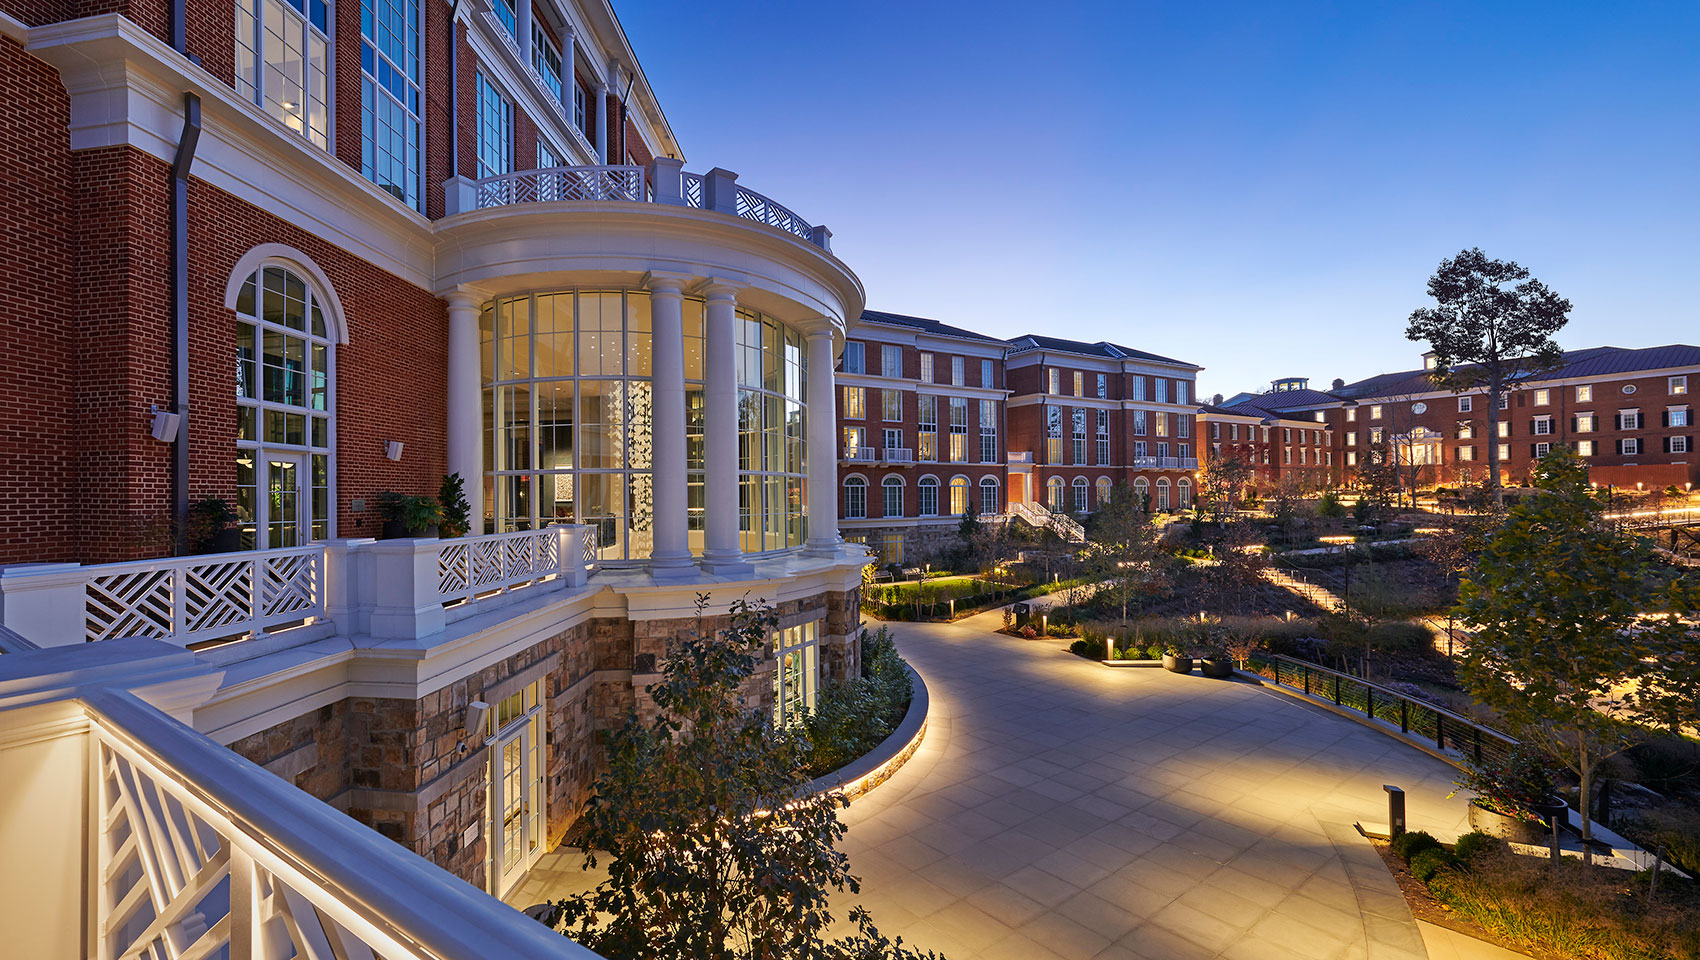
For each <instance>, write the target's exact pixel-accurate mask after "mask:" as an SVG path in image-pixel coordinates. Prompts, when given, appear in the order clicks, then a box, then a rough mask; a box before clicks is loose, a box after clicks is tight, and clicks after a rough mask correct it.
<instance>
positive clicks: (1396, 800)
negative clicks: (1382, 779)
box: [1381, 783, 1405, 840]
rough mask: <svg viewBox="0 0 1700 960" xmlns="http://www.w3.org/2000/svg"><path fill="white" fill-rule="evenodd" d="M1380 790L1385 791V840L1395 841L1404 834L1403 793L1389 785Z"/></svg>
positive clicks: (1386, 784) (1382, 786) (1384, 785)
mask: <svg viewBox="0 0 1700 960" xmlns="http://www.w3.org/2000/svg"><path fill="white" fill-rule="evenodd" d="M1381 789H1383V790H1386V791H1387V839H1389V840H1397V839H1399V837H1400V835H1401V834H1403V833H1404V832H1405V791H1404V790H1402V789H1400V788H1399V787H1395V786H1393V785H1392V784H1390V783H1384V784H1382V785H1381Z"/></svg>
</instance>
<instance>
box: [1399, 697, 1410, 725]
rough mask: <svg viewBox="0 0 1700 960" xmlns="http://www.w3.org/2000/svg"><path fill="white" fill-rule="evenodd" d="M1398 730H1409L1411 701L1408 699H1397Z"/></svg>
mask: <svg viewBox="0 0 1700 960" xmlns="http://www.w3.org/2000/svg"><path fill="white" fill-rule="evenodd" d="M1399 732H1400V733H1410V732H1411V702H1410V701H1409V700H1401V701H1399Z"/></svg>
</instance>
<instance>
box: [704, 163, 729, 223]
mask: <svg viewBox="0 0 1700 960" xmlns="http://www.w3.org/2000/svg"><path fill="white" fill-rule="evenodd" d="M702 205H703V209H705V210H713V211H714V212H716V213H729V214H731V215H732V216H734V217H735V216H737V215H738V175H737V174H735V173H733V172H732V171H730V170H727V169H724V168H722V167H715V168H714V169H713V170H710V171H708V172H707V173H705V174H703V175H702Z"/></svg>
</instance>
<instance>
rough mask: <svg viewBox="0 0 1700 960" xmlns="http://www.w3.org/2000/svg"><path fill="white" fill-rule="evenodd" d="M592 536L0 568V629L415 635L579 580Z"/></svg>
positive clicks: (370, 543)
mask: <svg viewBox="0 0 1700 960" xmlns="http://www.w3.org/2000/svg"><path fill="white" fill-rule="evenodd" d="M595 568H596V540H595V528H593V527H590V526H585V525H579V524H558V525H555V526H551V527H545V528H544V529H542V530H533V531H520V532H516V533H499V534H490V535H487V536H479V537H459V538H453V539H448V540H427V539H421V540H369V539H358V540H333V541H327V542H323V543H315V544H310V545H308V546H305V547H292V548H289V549H285V550H248V551H243V552H241V553H223V554H207V555H201V556H191V557H168V558H164V559H159V560H144V561H136V562H132V563H107V564H97V565H93V566H81V565H78V564H73V563H54V564H25V565H19V566H12V567H6V568H4V569H0V625H3V626H6V627H9V628H11V629H13V630H16V631H17V632H18V633H20V634H22V635H23V636H25V637H27V638H29V639H30V640H32V641H34V642H35V643H37V644H39V645H42V646H52V645H60V644H67V643H78V642H92V641H98V640H112V639H116V638H119V637H151V638H153V639H156V640H165V641H168V642H170V643H174V644H177V645H179V646H189V645H190V644H196V643H204V642H208V641H215V640H226V641H233V640H245V639H253V638H256V637H261V636H266V635H276V634H281V633H284V632H286V631H290V630H295V629H303V628H308V627H318V629H319V630H320V631H321V632H324V631H332V630H334V631H336V632H340V633H343V634H365V633H371V634H373V635H375V636H383V637H394V638H404V637H405V638H418V637H423V636H428V635H429V634H431V633H434V632H436V631H438V630H441V629H443V627H445V626H446V625H447V624H449V623H452V622H454V621H456V620H459V619H463V618H465V617H466V616H470V615H471V614H472V613H473V612H475V611H476V610H479V609H488V608H489V607H490V606H491V605H499V604H501V603H505V602H508V600H509V599H510V598H511V596H512V595H513V594H514V593H516V592H517V591H521V590H525V589H532V590H554V589H561V588H563V587H568V586H577V585H580V584H583V583H584V581H585V579H586V578H587V577H588V576H589V575H590V573H591V572H592V571H593V570H595Z"/></svg>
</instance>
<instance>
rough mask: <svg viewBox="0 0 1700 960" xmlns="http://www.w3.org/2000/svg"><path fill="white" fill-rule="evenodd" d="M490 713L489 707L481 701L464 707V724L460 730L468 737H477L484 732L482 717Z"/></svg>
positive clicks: (475, 701)
mask: <svg viewBox="0 0 1700 960" xmlns="http://www.w3.org/2000/svg"><path fill="white" fill-rule="evenodd" d="M489 712H490V705H489V704H488V703H485V702H484V701H482V700H474V701H472V702H471V703H469V704H467V705H466V724H465V725H464V726H463V727H462V728H461V730H462V732H464V733H465V734H466V735H467V736H469V737H477V736H478V735H479V734H480V733H481V732H482V731H483V730H484V715H485V714H487V713H489Z"/></svg>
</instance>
